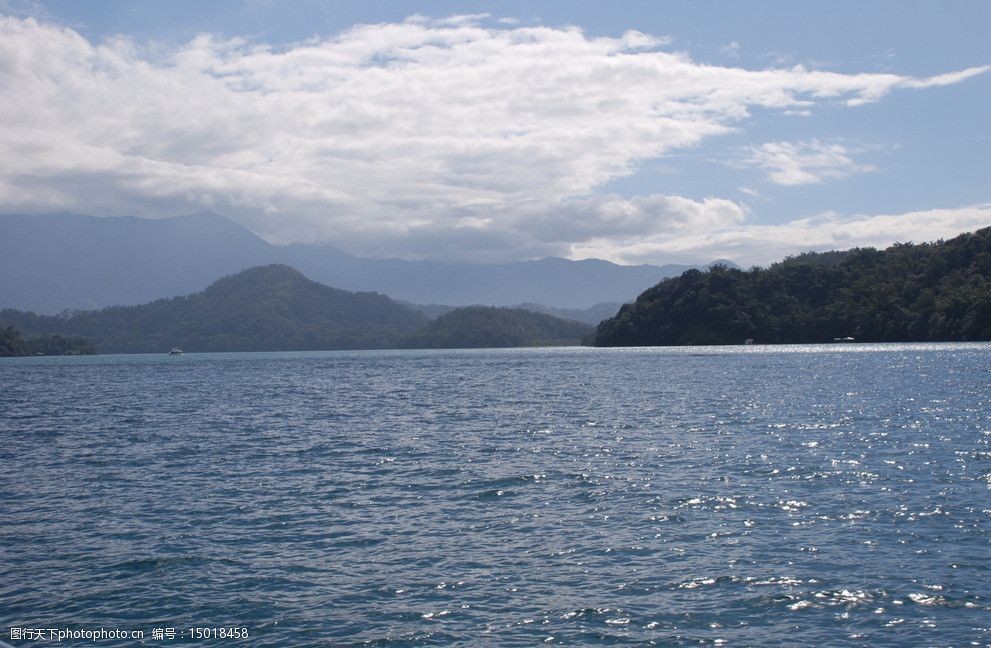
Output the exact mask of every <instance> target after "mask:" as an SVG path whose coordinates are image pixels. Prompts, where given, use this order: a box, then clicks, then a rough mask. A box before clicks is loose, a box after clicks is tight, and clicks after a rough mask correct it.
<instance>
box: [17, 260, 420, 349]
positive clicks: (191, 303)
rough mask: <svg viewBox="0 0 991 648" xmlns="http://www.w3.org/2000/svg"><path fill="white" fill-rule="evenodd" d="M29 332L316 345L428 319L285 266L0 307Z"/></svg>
mask: <svg viewBox="0 0 991 648" xmlns="http://www.w3.org/2000/svg"><path fill="white" fill-rule="evenodd" d="M0 322H3V323H4V324H8V325H11V324H12V325H14V326H16V327H18V328H20V329H21V330H25V331H30V332H31V333H36V334H37V333H42V334H45V333H59V334H63V335H64V334H73V335H83V336H85V337H87V338H89V339H91V340H93V341H94V343H95V344H96V346H97V348H98V349H99V350H100V351H101V352H104V353H155V352H162V351H167V350H168V349H169V348H171V347H173V346H180V347H182V348H183V349H185V350H187V351H255V350H271V351H280V350H319V349H356V348H387V347H393V348H394V347H397V346H399V343H400V341H401V340H402V338H403V336H404V335H405V334H406V333H409V332H411V331H413V330H415V329H416V328H418V327H420V326H422V325H423V324H425V323H426V318H425V317H424V316H422V315H421V314H419V313H417V312H415V311H412V310H410V309H408V308H405V307H404V306H401V305H399V304H397V303H395V302H394V301H392V300H391V299H389V298H388V297H386V296H384V295H380V294H378V293H352V292H348V291H346V290H338V289H336V288H330V287H328V286H324V285H322V284H318V283H316V282H314V281H310V280H309V279H307V278H306V277H304V276H303V275H302V274H300V273H299V272H298V271H296V270H294V269H292V268H290V267H288V266H284V265H270V266H261V267H256V268H249V269H248V270H244V271H242V272H239V273H237V274H235V275H231V276H228V277H224V278H222V279H220V280H218V281H216V282H214V283H213V284H212V285H211V286H210V287H208V288H207V289H206V290H204V291H203V292H200V293H195V294H193V295H187V296H185V297H175V298H172V299H160V300H158V301H154V302H151V303H149V304H143V305H141V306H115V307H110V308H104V309H101V310H97V311H83V312H79V313H75V314H67V315H66V316H64V317H46V316H39V315H35V314H33V313H22V312H19V311H12V310H6V311H0Z"/></svg>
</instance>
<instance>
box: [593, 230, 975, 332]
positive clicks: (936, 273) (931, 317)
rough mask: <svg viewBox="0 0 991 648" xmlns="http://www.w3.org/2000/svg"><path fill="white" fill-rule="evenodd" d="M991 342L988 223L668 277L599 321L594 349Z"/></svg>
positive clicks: (690, 271)
mask: <svg viewBox="0 0 991 648" xmlns="http://www.w3.org/2000/svg"><path fill="white" fill-rule="evenodd" d="M847 336H849V337H853V338H855V339H856V340H857V341H858V342H898V341H938V340H945V341H966V340H991V228H984V229H981V230H978V231H977V232H974V233H972V234H963V235H961V236H958V237H956V238H954V239H951V240H948V241H939V242H936V243H924V244H918V245H913V244H898V245H894V246H892V247H890V248H888V249H886V250H881V251H879V250H875V249H873V248H859V249H854V250H850V251H847V252H826V253H820V254H816V253H809V254H803V255H801V256H798V257H792V258H789V259H786V260H785V261H782V262H780V263H776V264H774V265H772V266H770V267H769V268H766V269H753V270H750V271H746V272H744V271H741V270H733V269H728V268H723V267H716V268H713V269H711V270H709V271H706V272H700V271H698V270H689V271H687V272H685V273H683V274H682V275H681V276H679V277H676V278H672V279H666V280H664V281H662V282H660V283H659V284H657V285H656V286H654V287H653V288H650V289H649V290H647V291H646V292H644V293H643V294H641V295H640V297H638V298H637V300H636V302H635V303H633V304H627V305H625V306H623V307H622V308H621V309H620V311H619V313H617V314H616V316H614V317H612V318H610V319H608V320H605V321H603V322H601V323H600V324H599V326H598V329H597V331H596V336H595V344H596V345H597V346H650V345H658V346H665V345H685V344H742V343H743V341H744V340H746V339H747V338H753V339H754V341H755V342H757V343H758V344H759V343H789V342H799V343H800V342H829V341H832V340H833V339H834V338H843V337H847Z"/></svg>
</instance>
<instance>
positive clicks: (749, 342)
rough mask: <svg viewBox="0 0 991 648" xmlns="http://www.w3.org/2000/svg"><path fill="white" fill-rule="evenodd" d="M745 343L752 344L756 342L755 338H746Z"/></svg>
mask: <svg viewBox="0 0 991 648" xmlns="http://www.w3.org/2000/svg"><path fill="white" fill-rule="evenodd" d="M743 343H744V344H746V345H747V346H750V345H751V344H753V343H754V339H753V338H747V339H746V340H744V341H743Z"/></svg>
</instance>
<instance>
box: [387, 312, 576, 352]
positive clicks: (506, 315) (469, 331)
mask: <svg viewBox="0 0 991 648" xmlns="http://www.w3.org/2000/svg"><path fill="white" fill-rule="evenodd" d="M593 330H594V329H593V328H592V327H591V326H589V325H587V324H583V323H581V322H575V321H571V320H565V319H561V318H559V317H554V316H553V315H547V314H544V313H534V312H532V311H528V310H523V309H521V308H506V307H494V306H466V307H464V308H456V309H454V310H452V311H451V312H449V313H446V314H444V315H441V316H440V317H438V318H437V319H435V320H434V321H432V322H430V324H428V325H427V326H426V327H425V328H423V329H422V330H420V331H418V332H416V333H414V334H413V335H411V336H409V337H408V338H407V339H406V341H405V342H404V345H405V346H406V347H408V348H417V349H453V348H483V347H523V346H567V345H577V344H579V343H580V342H581V340H582V338H583V337H585V336H587V335H590V334H591V333H592V331H593Z"/></svg>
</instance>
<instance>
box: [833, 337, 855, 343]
mask: <svg viewBox="0 0 991 648" xmlns="http://www.w3.org/2000/svg"><path fill="white" fill-rule="evenodd" d="M833 342H856V340H855V339H854V338H852V337H850V336H847V337H841V338H833Z"/></svg>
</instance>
